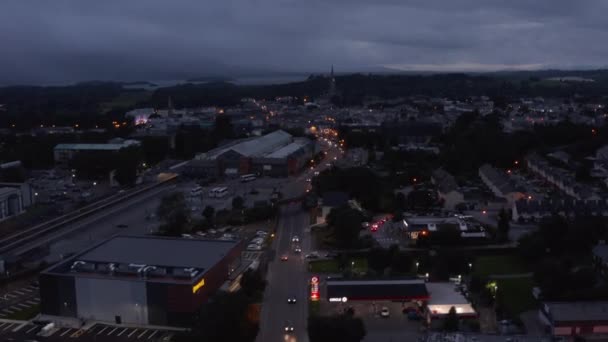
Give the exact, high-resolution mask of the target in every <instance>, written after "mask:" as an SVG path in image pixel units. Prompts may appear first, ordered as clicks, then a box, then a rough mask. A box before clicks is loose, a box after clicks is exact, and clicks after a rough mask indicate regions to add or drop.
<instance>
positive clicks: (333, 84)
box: [328, 64, 336, 98]
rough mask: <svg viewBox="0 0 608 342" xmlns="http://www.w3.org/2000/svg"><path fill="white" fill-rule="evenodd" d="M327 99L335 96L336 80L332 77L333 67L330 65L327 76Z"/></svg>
mask: <svg viewBox="0 0 608 342" xmlns="http://www.w3.org/2000/svg"><path fill="white" fill-rule="evenodd" d="M328 95H329V97H330V98H331V97H333V96H334V95H336V78H335V77H334V65H333V64H332V65H331V73H330V74H329V91H328Z"/></svg>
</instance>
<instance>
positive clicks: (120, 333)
mask: <svg viewBox="0 0 608 342" xmlns="http://www.w3.org/2000/svg"><path fill="white" fill-rule="evenodd" d="M127 330H129V328H125V329H124V330H123V331H121V332H119V333H118V335H116V336H120V335H122V334H123V333H124V332H125V331H127Z"/></svg>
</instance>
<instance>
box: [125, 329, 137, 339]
mask: <svg viewBox="0 0 608 342" xmlns="http://www.w3.org/2000/svg"><path fill="white" fill-rule="evenodd" d="M136 331H137V329H135V330H133V331H131V333H130V334H129V335H127V337H128V338H131V335H133V334H135V332H136Z"/></svg>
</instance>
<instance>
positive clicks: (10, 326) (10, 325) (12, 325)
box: [2, 323, 13, 331]
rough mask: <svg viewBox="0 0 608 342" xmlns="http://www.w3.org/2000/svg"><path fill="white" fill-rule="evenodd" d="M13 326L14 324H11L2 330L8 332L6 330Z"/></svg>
mask: <svg viewBox="0 0 608 342" xmlns="http://www.w3.org/2000/svg"><path fill="white" fill-rule="evenodd" d="M12 326H13V323H11V324H9V325H7V326H5V327H4V328H2V331H4V330H6V329H8V328H10V327H12Z"/></svg>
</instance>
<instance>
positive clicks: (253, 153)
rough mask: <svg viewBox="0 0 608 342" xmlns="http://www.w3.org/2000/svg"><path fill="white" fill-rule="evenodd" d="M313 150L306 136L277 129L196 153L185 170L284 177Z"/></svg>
mask: <svg viewBox="0 0 608 342" xmlns="http://www.w3.org/2000/svg"><path fill="white" fill-rule="evenodd" d="M316 152H317V148H316V144H315V142H314V141H312V140H310V139H308V138H294V137H293V136H291V134H289V133H287V132H285V131H282V130H278V131H274V132H272V133H269V134H266V135H264V136H261V137H255V138H248V139H241V140H236V141H233V142H230V143H228V144H225V145H222V146H220V147H218V148H216V149H213V150H211V151H209V152H206V153H201V154H199V155H197V156H196V157H195V158H194V160H193V161H192V162H191V163H190V165H189V170H188V171H187V172H188V173H190V174H192V175H195V176H199V177H202V176H208V177H223V176H237V175H244V174H252V173H255V174H259V175H266V176H271V177H286V176H288V175H292V174H295V173H297V172H299V171H300V170H301V169H302V168H304V167H305V166H306V165H307V163H308V162H309V161H310V159H311V158H312V157H313V156H314V155H315V153H316Z"/></svg>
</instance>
